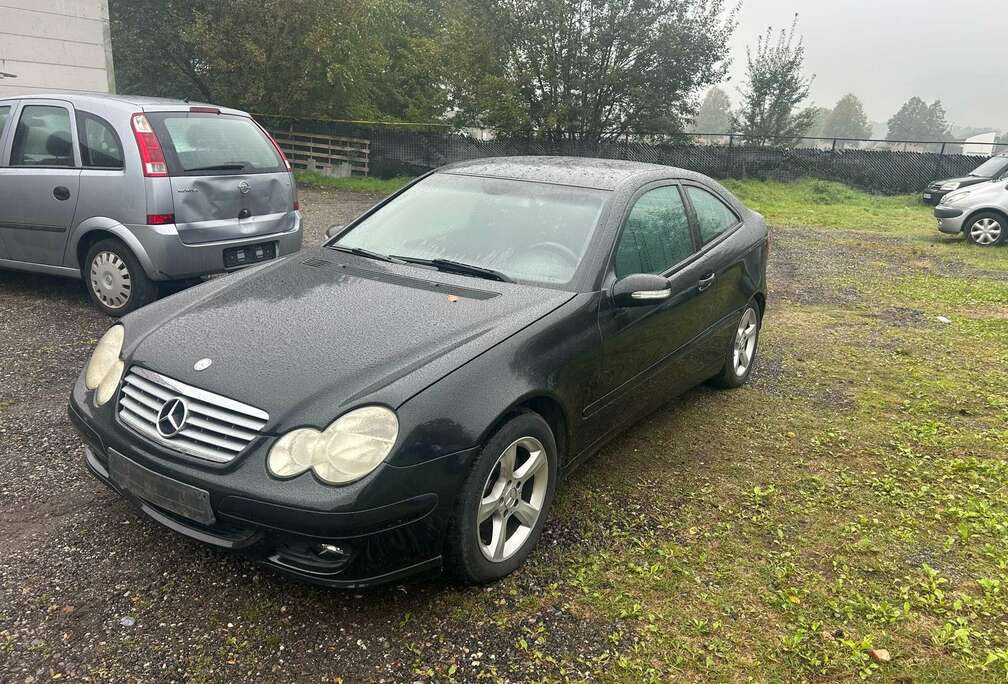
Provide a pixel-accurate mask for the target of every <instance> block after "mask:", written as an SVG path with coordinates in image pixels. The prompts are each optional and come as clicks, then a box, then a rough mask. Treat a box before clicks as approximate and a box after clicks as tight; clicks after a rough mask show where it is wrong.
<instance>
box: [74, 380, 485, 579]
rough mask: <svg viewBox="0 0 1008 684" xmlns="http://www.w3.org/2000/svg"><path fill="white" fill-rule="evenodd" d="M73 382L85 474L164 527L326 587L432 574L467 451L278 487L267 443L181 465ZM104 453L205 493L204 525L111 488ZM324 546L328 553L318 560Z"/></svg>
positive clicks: (114, 485)
mask: <svg viewBox="0 0 1008 684" xmlns="http://www.w3.org/2000/svg"><path fill="white" fill-rule="evenodd" d="M80 384H81V383H80V382H78V383H77V386H76V387H75V388H74V393H73V395H72V397H71V400H70V404H69V407H68V415H69V418H70V421H71V423H72V424H73V425H74V427H75V428H76V430H77V432H78V433H79V434H80V435H81V437H82V439H83V441H84V444H85V456H84V461H85V464H86V466H87V469H88V470H89V471H90V472H91V474H92V475H94V476H95V477H96V478H97V479H98V480H99V481H101V482H102V483H103V484H105V485H106V486H108V487H110V488H111V489H112V490H114V491H115V492H117V493H119V494H120V495H122V496H123V497H124V498H126V499H127V500H129V501H130V502H131V503H133V504H134V505H135V506H136V507H137V508H138V509H139V510H140V511H142V512H143V513H144V514H146V515H147V516H148V517H150V518H152V519H153V520H154V521H156V522H158V523H159V524H161V525H163V526H164V527H167V528H169V529H171V530H173V531H175V532H177V533H180V534H182V535H185V536H187V537H189V538H191V539H195V540H197V541H200V542H202V543H205V544H210V545H213V546H216V547H218V548H222V549H227V550H231V551H234V552H238V553H240V554H242V555H244V556H246V557H248V558H250V559H252V560H254V561H257V562H259V563H262V564H265V565H267V566H269V567H271V568H273V569H275V570H277V571H279V572H281V573H283V574H286V575H289V576H293V577H296V578H299V579H301V580H305V581H308V582H311V583H314V584H321V585H324V586H329V587H336V588H353V587H361V586H367V585H374V584H381V583H385V582H392V581H396V580H399V579H402V578H405V577H408V576H412V575H416V574H420V573H427V572H436V571H437V570H439V569H440V567H441V548H442V546H443V541H444V534H445V531H446V529H447V524H448V520H449V517H450V515H451V512H452V509H453V506H454V501H455V495H456V493H457V491H458V488H459V487H460V486H461V481H462V479H463V477H464V475H465V473H466V472H467V469H466V465H467V464H468V463H469V462H470V460H471V458H472V457H473V456H474V454H475V450H467V451H465V452H458V453H456V454H451V455H448V456H444V457H441V458H437V459H433V460H431V461H427V462H424V463H422V464H419V465H416V466H411V467H394V466H389V465H385V466H381V467H380V468H379V469H378V470H376V471H375V472H374V473H372V474H371V475H369V476H367V477H366V478H364V479H363V480H360V481H358V482H357V483H354V484H352V485H349V486H345V487H325V488H324V490H323V489H322V485H320V484H319V483H318V482H316V481H315V480H314V478H312V477H311V475H310V474H307V475H305V476H302V477H300V478H295V479H293V480H290V481H288V482H282V483H281V482H278V481H276V480H272V479H270V478H269V477H268V475H267V474H266V469H265V467H264V465H263V454H264V453H265V451H267V450H268V445H266V444H264V445H262V446H261V447H260V448H255V449H253V451H251V452H250V453H248V454H245V455H244V456H241V457H239V459H238V461H239V462H238V463H236V464H235V465H234V466H233V467H232V466H228V468H227V469H224V470H221V469H220V468H215V467H205V466H201V465H194V464H192V460H191V459H189V460H188V462H184V461H181V460H180V459H179V458H178V455H176V456H175V457H172V456H169V455H167V454H162V453H161V451H160V450H159V449H158V448H157V447H156V446H154V445H151V444H147V443H146V442H145V441H144V440H142V439H140V438H139V437H137V436H135V435H133V434H132V433H131V432H129V431H128V430H126V429H125V428H123V427H122V426H120V425H118V424H117V423H116V422H115V421H114V418H111V413H112V407H111V405H112V404H114V403H115V402H110V403H109V404H106V405H105V406H103V407H95V406H94V405H93V402H90V401H88V400H87V399H86V393H84V392H82V391H81V387H80ZM113 451H114V452H116V453H117V454H119V455H121V456H124V457H126V458H127V459H129V460H130V461H132V462H133V463H134V464H136V465H139V466H141V467H142V468H144V469H146V470H149V471H153V473H155V474H156V475H157V476H160V477H161V478H167V479H169V480H172V481H174V482H176V483H182V484H184V485H188V486H189V487H196V488H199V489H202V490H204V491H206V492H208V493H209V505H210V509H211V510H212V512H213V516H212V520H211V522H210V524H201V523H199V522H196V521H194V520H192V519H189V518H186V517H182V516H180V515H177V514H175V513H172V512H171V511H169V510H166V509H164V508H162V507H160V506H159V505H157V504H155V503H153V502H152V501H149V500H144V499H142V498H140V497H139V496H137V495H135V494H133V493H132V492H130V491H127V490H126V489H124V488H123V486H120V484H117V482H115V481H114V480H113V478H112V476H111V475H110V470H112V467H111V465H110V461H109V456H110V454H111V452H113ZM323 544H324V545H327V547H328V548H329V553H327V554H320V551H319V550H320V548H321V545H323Z"/></svg>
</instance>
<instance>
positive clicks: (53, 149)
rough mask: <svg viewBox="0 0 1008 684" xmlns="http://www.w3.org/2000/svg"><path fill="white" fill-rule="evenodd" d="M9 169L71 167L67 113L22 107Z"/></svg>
mask: <svg viewBox="0 0 1008 684" xmlns="http://www.w3.org/2000/svg"><path fill="white" fill-rule="evenodd" d="M11 166H74V154H73V134H72V133H71V132H70V112H69V111H67V110H66V109H65V108H64V107H53V106H50V105H28V106H26V107H24V108H23V109H22V110H21V119H20V120H19V121H18V125H17V129H16V130H15V131H14V147H13V149H12V151H11Z"/></svg>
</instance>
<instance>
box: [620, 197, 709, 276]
mask: <svg viewBox="0 0 1008 684" xmlns="http://www.w3.org/2000/svg"><path fill="white" fill-rule="evenodd" d="M692 253H693V238H692V236H691V235H690V225H689V218H688V217H687V214H686V207H685V206H684V205H683V201H682V196H681V195H680V194H679V188H678V187H677V186H674V185H670V186H666V187H662V188H655V189H654V190H651V191H649V192H646V193H644V194H643V195H642V196H641V197H640V199H638V200H637V203H636V204H634V207H633V209H632V210H631V211H630V216H629V217H628V218H627V222H626V225H625V226H624V227H623V234H622V235H621V236H620V241H619V244H618V245H617V246H616V264H615V266H616V276H617V277H619V278H622V277H623V276H627V275H631V274H634V273H662V272H664V271H666V270H668V269H669V267H671V266H674V265H675V264H678V263H679V262H680V261H682V260H683V259H686V258H687V257H688V256H690V255H691V254H692Z"/></svg>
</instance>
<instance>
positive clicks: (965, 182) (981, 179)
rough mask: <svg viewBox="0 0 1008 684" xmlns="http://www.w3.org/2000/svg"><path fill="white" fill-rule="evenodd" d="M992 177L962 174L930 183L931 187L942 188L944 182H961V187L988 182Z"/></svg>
mask: <svg viewBox="0 0 1008 684" xmlns="http://www.w3.org/2000/svg"><path fill="white" fill-rule="evenodd" d="M989 181H990V178H987V177H985V176H960V177H959V178H946V179H944V180H936V181H933V182H932V183H931V185H930V187H931V189H933V190H936V189H938V188H940V187H941V186H942V185H943V184H944V183H959V187H960V188H965V187H967V186H970V185H976V184H977V183H987V182H989Z"/></svg>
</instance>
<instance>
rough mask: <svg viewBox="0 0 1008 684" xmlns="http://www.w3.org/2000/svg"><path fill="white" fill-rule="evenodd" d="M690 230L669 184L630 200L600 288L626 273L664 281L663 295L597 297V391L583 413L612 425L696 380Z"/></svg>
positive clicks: (696, 314) (675, 188) (695, 280)
mask: <svg viewBox="0 0 1008 684" xmlns="http://www.w3.org/2000/svg"><path fill="white" fill-rule="evenodd" d="M696 248H697V244H696V235H695V227H694V226H693V224H692V222H691V220H690V217H689V211H688V208H687V204H686V202H685V199H684V197H683V195H682V191H681V189H680V186H679V184H678V183H676V182H663V183H658V184H653V185H651V186H645V188H644V189H643V190H642V191H640V192H639V193H638V195H637V197H636V198H635V199H634V200H633V201H632V202H631V208H630V210H629V211H628V212H627V214H626V217H625V219H624V223H623V227H622V229H621V231H620V234H619V236H618V237H617V241H616V245H615V248H614V252H613V258H612V260H611V264H610V266H609V268H608V272H607V274H606V281H605V286H604V287H605V292H607V293H609V292H611V291H612V287H613V285H614V284H615V283H616V281H617V280H619V279H620V278H623V277H625V276H628V275H632V274H634V273H657V274H661V275H664V276H666V277H667V278H668V282H669V289H670V290H671V295H670V296H669V297H668V298H667V299H665V300H658V301H656V302H655V303H654V304H649V305H645V306H633V307H620V306H618V305H616V304H614V302H613V300H612V297H611V296H605V297H603V300H602V302H601V304H600V307H599V314H598V322H599V331H600V334H601V340H602V355H603V360H602V369H601V372H600V374H599V377H600V382H599V383H598V396H597V397H596V398H595V400H594V401H593V402H592V403H591V404H590V405H589V406H588V407H587V409H586V411H585V413H586V415H588V416H589V417H590V416H592V415H594V416H595V417H596V418H598V420H595V421H593V422H595V424H597V425H605V426H607V427H612V428H617V427H619V426H620V425H623V424H625V423H626V422H629V421H632V420H633V419H634V418H636V417H638V416H639V415H640V414H641V413H642V412H645V411H646V410H648V409H649V408H650V407H653V406H654V405H655V403H656V402H660V401H662V400H664V399H667V398H668V397H671V396H674V395H675V394H677V393H679V392H681V391H682V390H683V389H685V388H686V387H689V386H691V385H692V384H694V383H695V382H696V379H697V369H696V368H695V367H694V364H693V362H692V361H691V360H690V359H689V358H688V356H689V355H688V354H687V353H686V352H688V349H689V347H690V343H691V342H692V340H693V339H694V338H695V337H696V336H697V335H699V334H700V332H701V331H702V330H703V323H704V320H705V318H706V317H705V315H704V313H703V311H702V307H701V306H700V304H699V301H698V296H699V294H700V288H701V287H702V283H701V282H700V279H701V274H700V269H699V268H698V266H697V264H695V263H694V256H695V253H696Z"/></svg>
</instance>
